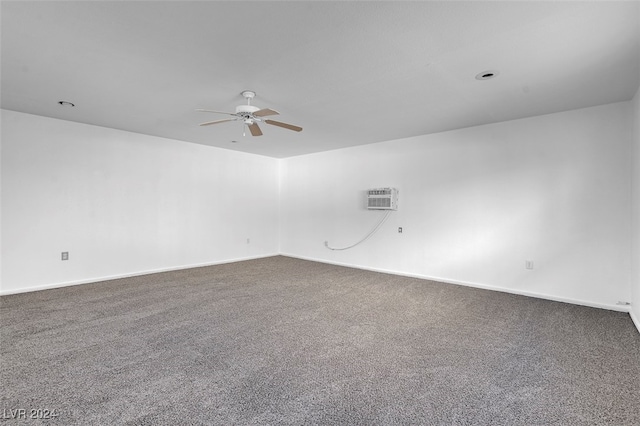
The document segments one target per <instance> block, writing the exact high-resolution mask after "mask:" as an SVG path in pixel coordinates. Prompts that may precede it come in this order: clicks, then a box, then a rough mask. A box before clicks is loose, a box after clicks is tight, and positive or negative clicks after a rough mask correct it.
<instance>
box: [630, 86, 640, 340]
mask: <svg viewBox="0 0 640 426" xmlns="http://www.w3.org/2000/svg"><path fill="white" fill-rule="evenodd" d="M632 113H633V184H632V185H633V210H632V220H633V234H632V235H633V237H632V238H633V250H632V254H631V259H632V276H631V286H632V294H633V298H632V306H631V317H632V318H633V320H634V322H635V324H636V327H638V331H640V90H638V91H637V92H636V95H635V97H634V98H633V109H632Z"/></svg>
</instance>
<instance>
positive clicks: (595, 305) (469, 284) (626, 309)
mask: <svg viewBox="0 0 640 426" xmlns="http://www.w3.org/2000/svg"><path fill="white" fill-rule="evenodd" d="M280 255H281V256H287V257H293V258H296V259H303V260H310V261H313V262H319V263H328V264H331V265H338V266H346V267H348V268H355V269H362V270H366V271H373V272H382V273H385V274H392V275H400V276H404V277H411V278H420V279H424V280H430V281H437V282H441V283H446V284H456V285H463V286H466V287H474V288H481V289H485V290H492V291H500V292H502V293H511V294H517V295H520V296H528V297H535V298H538V299H546V300H552V301H554V302H563V303H570V304H573V305H581V306H588V307H590V308H599V309H607V310H610V311H618V312H630V309H629V306H621V305H609V304H606V303H596V302H590V301H587V300H580V299H570V298H566V297H558V296H554V295H551V294H544V293H536V292H532V291H522V290H516V289H510V288H505V287H498V286H494V285H488V284H481V283H475V282H470V281H459V280H452V279H449V278H442V277H434V276H428V275H421V274H413V273H407V272H402V271H395V270H389V269H383V268H371V267H367V266H361V265H352V264H349V263H343V262H334V261H330V260H325V259H315V258H311V257H306V256H298V255H294V254H290V253H280ZM636 326H638V323H637V322H636ZM638 330H640V327H639V328H638Z"/></svg>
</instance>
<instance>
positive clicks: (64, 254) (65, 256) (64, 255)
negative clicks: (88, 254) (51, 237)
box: [62, 251, 69, 260]
mask: <svg viewBox="0 0 640 426" xmlns="http://www.w3.org/2000/svg"><path fill="white" fill-rule="evenodd" d="M62 260H69V252H68V251H63V252H62Z"/></svg>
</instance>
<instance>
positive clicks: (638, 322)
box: [629, 309, 640, 333]
mask: <svg viewBox="0 0 640 426" xmlns="http://www.w3.org/2000/svg"><path fill="white" fill-rule="evenodd" d="M629 316H630V317H631V321H633V323H634V324H635V326H636V328H637V329H638V333H640V318H638V317H637V316H636V314H635V312H634V311H633V309H629Z"/></svg>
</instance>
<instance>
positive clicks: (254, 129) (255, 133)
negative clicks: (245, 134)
mask: <svg viewBox="0 0 640 426" xmlns="http://www.w3.org/2000/svg"><path fill="white" fill-rule="evenodd" d="M249 131H250V132H251V134H252V135H253V136H262V130H260V127H259V126H258V124H257V123H253V124H249Z"/></svg>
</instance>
